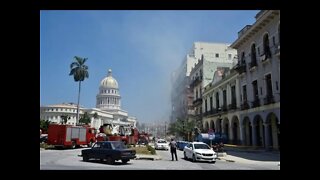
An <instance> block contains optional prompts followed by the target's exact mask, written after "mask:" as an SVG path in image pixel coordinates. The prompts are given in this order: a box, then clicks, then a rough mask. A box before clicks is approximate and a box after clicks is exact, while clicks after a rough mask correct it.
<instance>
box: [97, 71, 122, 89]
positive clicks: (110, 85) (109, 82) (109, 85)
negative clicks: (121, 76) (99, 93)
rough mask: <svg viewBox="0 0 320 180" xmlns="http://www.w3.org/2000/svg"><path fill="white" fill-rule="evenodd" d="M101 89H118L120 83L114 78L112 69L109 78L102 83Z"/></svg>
mask: <svg viewBox="0 0 320 180" xmlns="http://www.w3.org/2000/svg"><path fill="white" fill-rule="evenodd" d="M100 87H103V88H113V89H118V88H119V87H118V82H117V81H116V80H115V79H114V78H113V77H112V71H111V69H109V70H108V76H107V77H105V78H104V79H103V80H102V81H101V83H100Z"/></svg>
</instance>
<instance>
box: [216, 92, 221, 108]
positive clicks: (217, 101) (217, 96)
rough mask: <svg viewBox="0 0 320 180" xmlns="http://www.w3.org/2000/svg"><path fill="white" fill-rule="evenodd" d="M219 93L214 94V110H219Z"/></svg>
mask: <svg viewBox="0 0 320 180" xmlns="http://www.w3.org/2000/svg"><path fill="white" fill-rule="evenodd" d="M219 107H220V106H219V92H217V93H216V108H217V109H219Z"/></svg>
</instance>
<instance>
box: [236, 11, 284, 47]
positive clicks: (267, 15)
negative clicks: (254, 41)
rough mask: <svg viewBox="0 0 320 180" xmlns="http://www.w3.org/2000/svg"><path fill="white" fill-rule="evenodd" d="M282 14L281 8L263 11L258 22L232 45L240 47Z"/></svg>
mask: <svg viewBox="0 0 320 180" xmlns="http://www.w3.org/2000/svg"><path fill="white" fill-rule="evenodd" d="M278 15H280V10H268V11H264V12H262V14H261V15H259V18H258V19H257V20H256V22H255V23H254V24H253V25H252V26H251V27H250V28H249V29H248V30H246V31H245V32H244V33H243V34H242V35H241V36H240V37H238V39H237V40H236V41H235V42H233V43H232V44H231V46H230V47H232V48H234V49H238V48H239V47H240V46H241V45H242V44H244V43H245V42H247V41H248V40H250V38H251V37H253V36H254V35H255V34H256V33H257V32H259V30H260V29H262V28H263V27H264V26H266V25H267V24H268V23H269V22H270V21H271V20H272V19H274V18H275V16H278Z"/></svg>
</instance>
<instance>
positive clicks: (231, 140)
mask: <svg viewBox="0 0 320 180" xmlns="http://www.w3.org/2000/svg"><path fill="white" fill-rule="evenodd" d="M233 128H234V127H233V121H232V120H231V124H230V125H229V142H234V141H235V140H234V136H233Z"/></svg>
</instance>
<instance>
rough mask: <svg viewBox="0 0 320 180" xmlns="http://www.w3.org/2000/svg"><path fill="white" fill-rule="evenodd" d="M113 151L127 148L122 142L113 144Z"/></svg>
mask: <svg viewBox="0 0 320 180" xmlns="http://www.w3.org/2000/svg"><path fill="white" fill-rule="evenodd" d="M111 146H112V149H126V146H125V145H124V144H123V142H121V141H115V142H111Z"/></svg>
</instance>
